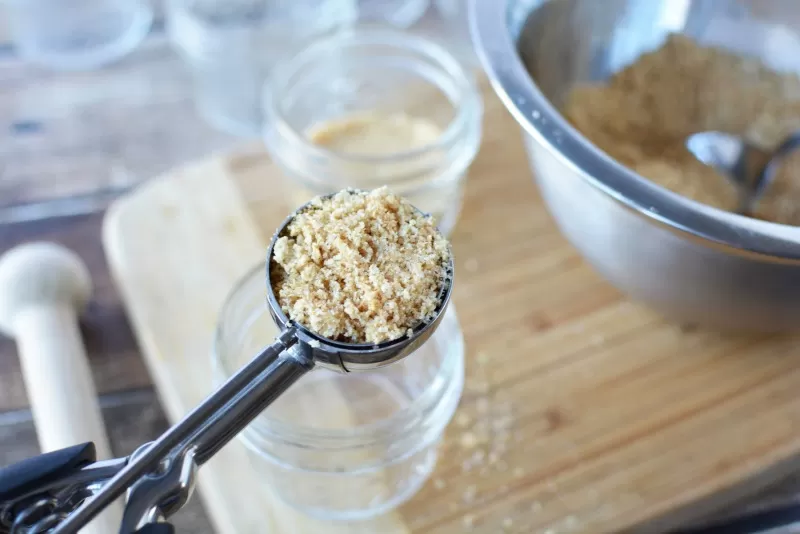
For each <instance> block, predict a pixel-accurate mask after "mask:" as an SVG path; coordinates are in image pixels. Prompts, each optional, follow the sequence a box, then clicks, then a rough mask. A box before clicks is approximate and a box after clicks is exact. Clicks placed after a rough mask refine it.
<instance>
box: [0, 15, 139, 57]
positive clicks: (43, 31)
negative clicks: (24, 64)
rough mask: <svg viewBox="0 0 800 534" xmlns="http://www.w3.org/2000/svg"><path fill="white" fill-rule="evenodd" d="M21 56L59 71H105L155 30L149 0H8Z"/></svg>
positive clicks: (11, 24)
mask: <svg viewBox="0 0 800 534" xmlns="http://www.w3.org/2000/svg"><path fill="white" fill-rule="evenodd" d="M6 12H7V14H8V18H9V22H10V28H11V34H12V38H13V39H14V45H15V47H16V49H17V51H18V52H19V54H20V55H21V56H22V57H23V58H25V59H27V60H29V61H32V62H35V63H39V64H41V65H45V66H48V67H51V68H55V69H63V70H82V69H91V68H95V67H100V66H102V65H105V64H106V63H109V62H112V61H114V60H116V59H119V58H121V57H122V56H124V55H126V54H127V53H129V52H130V51H131V50H133V49H134V48H135V47H136V46H138V45H139V43H140V42H141V41H142V39H144V37H145V36H146V35H147V33H148V31H149V30H150V25H151V23H152V20H153V10H152V7H151V5H150V2H149V0H9V1H8V2H6Z"/></svg>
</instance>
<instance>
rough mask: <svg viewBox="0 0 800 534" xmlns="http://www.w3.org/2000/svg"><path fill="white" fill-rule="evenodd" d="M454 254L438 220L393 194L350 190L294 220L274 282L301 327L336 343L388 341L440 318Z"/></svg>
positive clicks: (274, 265)
mask: <svg viewBox="0 0 800 534" xmlns="http://www.w3.org/2000/svg"><path fill="white" fill-rule="evenodd" d="M450 255H451V251H450V245H449V243H448V242H447V240H446V239H445V238H444V236H442V234H441V233H440V232H439V231H438V230H437V228H436V226H435V225H434V223H433V221H432V220H431V218H430V217H428V216H426V215H424V214H422V213H420V212H419V211H417V210H416V209H415V208H414V207H413V206H412V205H411V204H410V203H408V202H407V201H406V200H404V199H402V198H401V197H399V196H397V195H395V194H393V193H391V192H389V190H388V188H386V187H382V188H380V189H376V190H373V191H355V190H344V191H341V192H339V193H337V194H335V195H333V196H332V197H318V198H316V199H314V200H312V201H311V202H310V203H309V205H308V206H307V207H306V209H304V210H303V211H301V212H300V213H298V214H297V215H296V216H295V217H294V219H293V220H292V221H291V222H290V223H289V225H288V226H287V227H286V230H285V232H284V235H282V236H281V237H279V238H278V240H277V241H276V242H275V246H274V248H273V258H272V262H271V267H270V276H271V278H272V280H271V281H272V286H273V289H274V291H275V295H276V297H277V299H278V303H279V304H280V306H281V309H282V310H283V312H284V313H285V314H286V315H287V316H288V317H289V318H290V319H292V320H293V321H296V322H298V323H300V324H302V325H303V326H305V327H306V328H308V329H309V330H311V331H313V332H315V333H316V334H318V335H320V336H322V337H325V338H328V339H331V340H335V341H343V342H347V343H382V342H385V341H391V340H393V339H398V338H401V337H403V336H406V335H409V334H410V333H411V331H412V330H413V328H414V327H415V326H417V325H419V324H420V323H423V322H426V321H429V320H431V319H432V318H433V317H434V315H435V313H436V310H437V308H438V307H439V304H440V299H441V295H440V293H441V289H442V287H443V285H444V284H445V283H449V280H448V279H447V277H448V276H449V274H448V272H447V265H448V262H449V260H450Z"/></svg>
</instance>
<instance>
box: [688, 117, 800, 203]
mask: <svg viewBox="0 0 800 534" xmlns="http://www.w3.org/2000/svg"><path fill="white" fill-rule="evenodd" d="M798 147H800V130H798V131H795V132H793V133H792V134H790V135H789V136H788V137H787V138H786V139H784V141H783V142H782V143H781V144H780V145H778V147H777V148H776V149H775V150H773V151H767V150H763V149H761V148H758V147H756V146H754V145H752V144H750V143H748V142H747V141H745V140H744V139H742V138H741V137H739V136H736V135H733V134H728V133H724V132H714V131H711V132H699V133H696V134H692V135H690V136H689V137H687V138H686V148H688V149H689V152H691V153H692V154H693V155H694V157H696V158H697V159H698V160H699V161H701V162H702V163H705V164H706V165H708V166H710V167H713V168H714V169H716V170H717V171H718V172H720V173H722V174H723V175H725V176H727V177H728V178H729V179H730V180H731V181H732V182H733V183H734V184H735V185H736V186H737V188H738V190H739V206H738V209H737V210H736V212H737V213H740V214H742V215H751V214H752V213H753V211H754V210H755V206H756V203H757V202H758V200H759V199H760V198H761V197H762V196H763V194H764V192H765V191H766V190H767V189H768V188H769V186H770V185H771V184H772V182H773V180H774V178H775V175H776V174H777V171H778V169H779V168H780V165H781V163H782V162H783V160H784V158H785V157H786V156H787V155H788V154H790V153H791V152H793V151H794V150H795V149H796V148H798Z"/></svg>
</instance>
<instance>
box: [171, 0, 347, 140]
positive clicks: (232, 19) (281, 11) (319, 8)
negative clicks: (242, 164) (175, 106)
mask: <svg viewBox="0 0 800 534" xmlns="http://www.w3.org/2000/svg"><path fill="white" fill-rule="evenodd" d="M355 2H356V0H167V4H166V5H167V29H168V32H169V35H170V40H171V41H172V43H173V46H174V47H175V49H176V50H177V51H178V53H179V54H180V55H181V56H182V57H183V59H184V61H185V62H186V64H187V65H188V67H189V70H190V71H191V74H192V77H193V78H194V92H195V103H196V106H197V108H198V111H199V113H200V114H201V115H202V116H203V117H204V118H205V119H206V120H207V121H208V122H210V123H211V124H212V125H214V126H215V127H217V128H219V129H221V130H223V131H225V132H228V133H231V134H234V135H241V136H245V137H257V136H258V135H259V133H260V132H261V125H262V112H261V89H262V86H263V84H264V80H265V79H266V77H267V74H268V73H269V72H270V69H271V68H272V66H273V65H274V64H275V63H277V62H278V61H279V60H280V59H281V58H283V57H285V56H287V55H291V54H292V53H293V52H295V51H296V49H297V47H298V46H300V45H301V44H302V43H304V42H305V41H306V40H308V39H311V38H313V37H314V36H316V35H318V34H322V33H325V32H328V31H333V30H335V29H337V28H339V27H341V26H343V25H346V24H348V23H351V22H353V21H354V20H355V18H356V3H355Z"/></svg>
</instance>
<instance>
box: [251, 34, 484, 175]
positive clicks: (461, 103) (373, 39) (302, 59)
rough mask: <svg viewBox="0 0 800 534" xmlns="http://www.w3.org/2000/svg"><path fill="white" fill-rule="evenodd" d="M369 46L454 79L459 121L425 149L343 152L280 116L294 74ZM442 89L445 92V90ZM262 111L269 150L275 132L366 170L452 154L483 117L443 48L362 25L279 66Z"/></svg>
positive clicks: (463, 74)
mask: <svg viewBox="0 0 800 534" xmlns="http://www.w3.org/2000/svg"><path fill="white" fill-rule="evenodd" d="M363 45H368V46H380V45H383V46H389V47H392V48H394V49H397V50H404V51H410V52H415V53H417V54H420V55H421V56H424V57H425V58H426V59H428V60H431V61H432V62H433V63H434V65H435V66H434V67H433V68H436V69H437V70H439V71H440V72H441V73H443V74H444V75H446V76H447V77H448V81H449V83H451V84H452V86H453V87H454V88H455V93H456V95H457V96H456V99H455V100H453V101H452V103H453V108H454V110H455V116H454V117H453V118H452V119H451V120H450V121H449V123H448V124H447V127H446V128H445V129H444V131H442V133H441V134H440V135H439V136H438V137H437V138H436V139H435V140H434V141H431V142H430V143H427V144H425V145H423V146H421V147H417V148H413V149H410V150H404V151H399V152H394V153H390V154H383V155H374V154H353V153H347V152H338V151H333V150H328V149H326V148H323V147H321V146H319V145H316V144H314V143H312V142H310V141H309V140H308V139H307V138H306V137H305V136H304V135H303V134H302V133H301V132H298V131H297V130H296V129H295V128H294V127H292V126H291V125H289V123H288V122H287V121H286V120H285V118H284V117H283V113H281V112H280V110H279V106H278V104H277V99H278V94H279V93H281V91H285V90H288V86H287V81H288V80H291V79H292V78H293V75H294V74H296V73H297V72H299V71H300V69H302V68H304V67H307V66H308V65H309V64H313V63H314V62H316V61H318V60H319V59H321V58H323V57H324V55H325V54H326V53H330V51H331V50H341V49H342V48H344V47H347V46H363ZM432 83H434V82H432ZM438 86H439V88H440V89H441V85H438ZM448 96H449V95H448ZM262 108H263V110H264V116H265V121H264V135H263V137H264V138H265V142H266V143H267V145H269V140H268V138H269V136H268V135H267V131H268V130H269V129H270V128H274V129H275V131H276V132H277V133H278V134H279V135H280V136H281V137H283V138H284V139H286V140H287V141H288V142H290V143H291V144H292V145H294V147H295V148H297V149H300V150H302V151H305V152H307V153H309V154H310V155H311V156H315V157H319V158H325V159H328V160H335V161H340V162H345V163H362V164H376V163H394V162H399V161H404V160H408V159H413V158H416V157H419V156H421V155H424V154H426V153H429V152H432V151H435V150H439V149H446V147H448V146H450V145H452V144H453V143H455V141H456V140H457V139H458V137H459V136H460V135H461V133H462V132H463V131H464V130H465V129H467V128H469V126H470V124H471V123H472V122H474V121H475V120H476V119H477V120H479V117H480V115H481V113H482V111H481V110H482V103H481V98H480V93H479V91H478V88H477V86H476V84H475V82H474V80H473V79H472V77H471V76H470V75H469V74H468V72H467V71H466V70H465V69H464V67H463V66H462V65H461V64H460V63H459V62H458V60H457V59H456V58H455V57H454V56H453V55H452V54H451V53H450V52H448V51H447V50H446V49H445V48H444V47H443V46H441V45H439V44H438V43H436V42H434V41H431V40H429V39H426V38H423V37H420V36H416V35H411V34H407V33H403V32H401V31H398V30H394V29H389V28H386V27H384V26H380V25H375V24H366V23H359V24H357V25H356V26H354V27H352V28H348V29H346V30H340V31H338V32H336V33H334V34H333V35H330V34H329V35H326V36H323V37H321V38H319V39H316V40H314V41H312V42H311V43H310V44H308V45H307V46H306V47H304V48H303V49H301V50H300V51H299V52H298V53H297V54H295V55H294V56H292V57H290V58H289V59H287V60H285V61H284V62H283V63H280V64H279V65H278V66H276V67H275V68H274V70H273V73H272V75H270V77H269V79H268V81H267V82H266V83H265V84H264V90H263V93H262Z"/></svg>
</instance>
